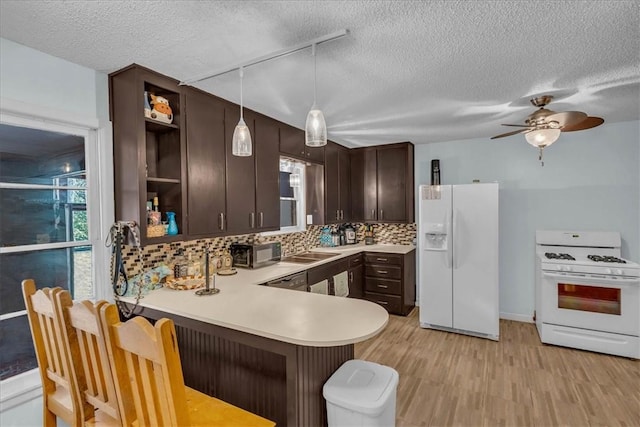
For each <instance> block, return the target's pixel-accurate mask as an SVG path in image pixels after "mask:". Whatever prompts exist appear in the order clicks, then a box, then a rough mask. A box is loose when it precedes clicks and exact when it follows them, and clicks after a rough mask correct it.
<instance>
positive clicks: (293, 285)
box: [264, 271, 309, 292]
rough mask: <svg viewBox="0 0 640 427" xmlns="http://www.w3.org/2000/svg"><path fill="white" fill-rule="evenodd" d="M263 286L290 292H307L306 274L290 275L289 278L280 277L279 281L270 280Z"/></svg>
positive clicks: (304, 272)
mask: <svg viewBox="0 0 640 427" xmlns="http://www.w3.org/2000/svg"><path fill="white" fill-rule="evenodd" d="M264 285H265V286H270V287H273V288H282V289H289V290H292V291H303V292H308V290H309V289H308V286H307V272H306V271H303V272H301V273H295V274H291V275H289V276H285V277H281V278H279V279H275V280H271V281H269V282H267V283H264Z"/></svg>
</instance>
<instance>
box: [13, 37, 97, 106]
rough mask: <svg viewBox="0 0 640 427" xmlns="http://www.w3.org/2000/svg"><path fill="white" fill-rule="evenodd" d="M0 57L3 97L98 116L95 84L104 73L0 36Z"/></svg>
mask: <svg viewBox="0 0 640 427" xmlns="http://www.w3.org/2000/svg"><path fill="white" fill-rule="evenodd" d="M0 59H1V61H0V76H1V78H0V94H1V96H2V98H3V99H14V100H17V101H21V102H25V103H28V104H33V105H38V106H42V107H47V108H52V109H54V110H61V111H66V112H69V113H76V114H78V115H81V116H88V117H93V118H96V117H99V116H98V114H97V113H98V107H97V104H96V98H97V91H96V87H97V81H98V80H103V79H104V78H105V76H104V74H101V73H98V72H96V71H94V70H91V69H89V68H86V67H83V66H81V65H77V64H74V63H72V62H68V61H65V60H63V59H60V58H56V57H55V56H51V55H47V54H45V53H42V52H40V51H37V50H34V49H31V48H29V47H26V46H23V45H20V44H17V43H14V42H12V41H10V40H7V39H3V38H0ZM107 100H108V94H107ZM101 108H102V107H101ZM102 110H103V111H106V109H104V108H102Z"/></svg>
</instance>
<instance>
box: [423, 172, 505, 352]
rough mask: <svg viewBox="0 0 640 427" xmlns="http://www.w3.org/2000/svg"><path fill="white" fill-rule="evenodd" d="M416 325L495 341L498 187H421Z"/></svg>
mask: <svg viewBox="0 0 640 427" xmlns="http://www.w3.org/2000/svg"><path fill="white" fill-rule="evenodd" d="M418 198H419V203H418V239H417V240H418V257H419V260H418V263H419V276H418V277H419V287H420V297H419V300H420V326H421V327H423V328H433V329H441V330H446V331H450V332H457V333H463V334H468V335H474V336H479V337H482V338H489V339H493V340H496V341H497V340H498V338H499V332H500V327H499V311H498V310H499V309H498V299H499V296H498V293H499V288H498V281H499V278H498V274H499V272H498V184H497V183H490V184H468V185H440V186H429V185H421V186H420V188H419V195H418Z"/></svg>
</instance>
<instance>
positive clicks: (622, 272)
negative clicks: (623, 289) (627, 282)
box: [616, 268, 624, 276]
mask: <svg viewBox="0 0 640 427" xmlns="http://www.w3.org/2000/svg"><path fill="white" fill-rule="evenodd" d="M616 274H617V275H619V276H623V275H624V271H622V269H620V268H616Z"/></svg>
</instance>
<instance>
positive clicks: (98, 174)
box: [0, 98, 114, 412]
mask: <svg viewBox="0 0 640 427" xmlns="http://www.w3.org/2000/svg"><path fill="white" fill-rule="evenodd" d="M0 123H2V124H6V125H11V126H20V127H26V128H31V129H39V130H43V131H50V132H61V133H66V134H70V135H77V136H81V137H83V138H84V145H85V170H86V173H87V175H86V187H82V188H81V189H82V190H87V197H86V210H87V227H88V231H89V236H88V240H82V241H71V242H57V243H47V244H34V245H21V246H12V247H5V248H2V247H0V253H3V254H4V253H15V252H27V251H33V250H45V249H59V248H70V249H73V247H76V246H91V248H92V265H93V268H92V278H91V281H92V284H93V295H94V298H95V299H108V300H110V301H113V297H112V293H111V292H110V289H111V286H110V283H109V257H110V253H109V250H108V248H106V247H105V245H104V244H103V242H104V241H105V237H106V235H107V234H108V232H109V228H110V226H111V224H112V223H113V221H114V202H113V200H112V199H113V197H106V195H109V194H113V183H112V181H113V154H112V150H113V148H112V147H113V142H112V131H111V123H110V122H108V121H100V120H99V119H97V118H92V117H88V116H82V115H79V114H76V113H72V112H65V111H60V110H51V109H46V108H44V109H43V108H42V107H40V106H38V105H33V104H29V103H24V102H20V101H16V100H11V99H6V98H0ZM12 185H14V184H8V183H5V184H3V187H5V188H7V187H10V186H12ZM22 188H24V187H22ZM47 188H48V189H49V188H52V187H50V186H47ZM65 188H68V187H65ZM22 315H26V310H20V311H17V312H11V313H7V314H4V315H2V316H0V321H2V320H5V319H6V320H8V319H10V318H14V317H19V316H22ZM41 394H42V385H41V382H40V376H39V372H38V369H37V368H35V369H32V370H29V371H25V372H23V373H20V374H17V375H15V376H12V377H9V378H7V379H5V380H2V381H0V412H3V411H5V410H7V409H10V408H13V407H15V406H19V405H21V404H23V403H25V402H28V401H30V400H32V399H34V398H37V397H38V396H40V395H41Z"/></svg>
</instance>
